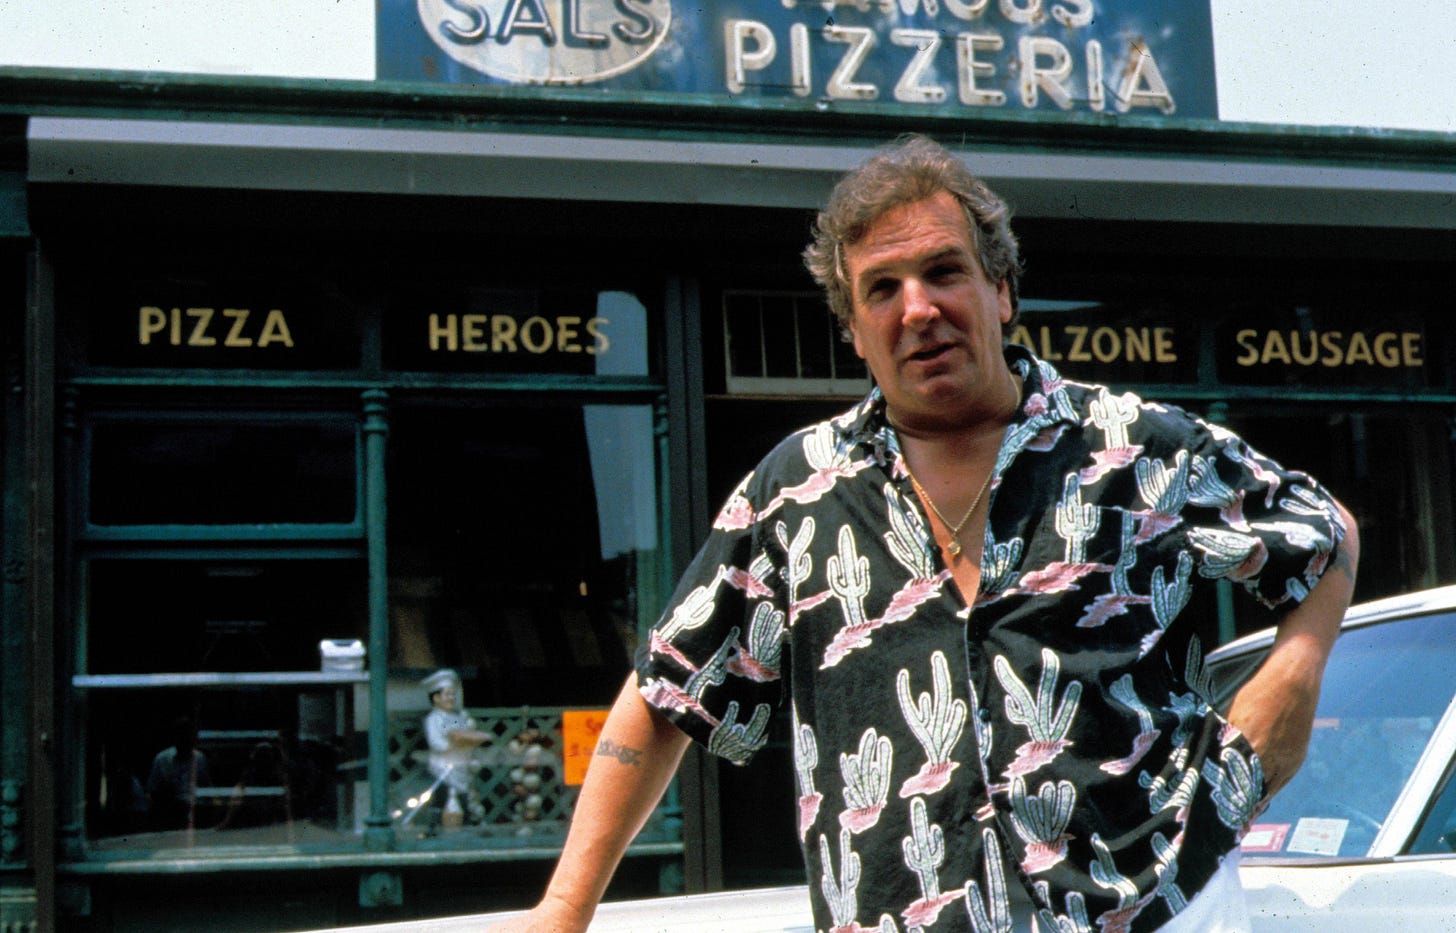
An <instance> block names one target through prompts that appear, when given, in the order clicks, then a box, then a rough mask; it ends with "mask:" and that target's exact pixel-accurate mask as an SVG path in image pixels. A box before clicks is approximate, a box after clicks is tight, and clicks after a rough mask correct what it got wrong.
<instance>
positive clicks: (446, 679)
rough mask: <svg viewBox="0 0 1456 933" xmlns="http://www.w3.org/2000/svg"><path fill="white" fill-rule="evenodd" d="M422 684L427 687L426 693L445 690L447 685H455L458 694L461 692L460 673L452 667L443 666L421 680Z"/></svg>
mask: <svg viewBox="0 0 1456 933" xmlns="http://www.w3.org/2000/svg"><path fill="white" fill-rule="evenodd" d="M420 686H421V687H424V688H425V693H435V692H436V691H439V690H444V689H445V688H446V687H454V688H455V692H456V694H459V693H460V675H459V674H457V673H455V672H454V671H452V670H451V669H450V668H448V667H446V668H442V669H440V670H438V671H435V673H433V674H431V675H430V676H429V677H426V678H425V679H424V680H422V681H420Z"/></svg>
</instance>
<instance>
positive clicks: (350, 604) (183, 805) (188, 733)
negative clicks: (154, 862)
mask: <svg viewBox="0 0 1456 933" xmlns="http://www.w3.org/2000/svg"><path fill="white" fill-rule="evenodd" d="M81 576H82V578H83V586H84V590H85V597H86V604H87V606H88V615H89V618H88V623H89V624H88V626H87V629H86V639H85V642H84V644H83V645H82V646H81V650H82V652H83V656H84V661H85V665H84V667H85V670H86V671H87V673H86V674H84V675H79V676H78V677H77V678H76V686H78V687H79V688H80V689H79V690H78V691H77V702H78V703H79V704H80V706H81V708H82V710H83V716H82V721H83V722H84V723H85V724H86V735H87V742H86V745H85V756H86V761H85V766H84V767H83V769H82V773H83V774H84V775H85V783H86V787H85V789H84V796H85V800H86V804H87V806H86V813H87V829H88V836H89V837H90V840H91V845H92V847H93V850H94V851H96V852H98V853H103V854H104V853H122V854H124V853H126V852H128V851H134V850H137V849H179V848H180V849H209V848H216V847H220V846H237V845H285V844H286V845H297V846H308V845H325V846H329V845H337V844H338V843H339V842H340V841H341V840H343V839H347V838H350V837H352V835H353V833H354V832H355V830H356V824H357V821H358V819H359V818H360V817H359V814H358V811H357V807H356V803H355V800H356V796H358V795H357V794H356V792H355V786H356V784H357V785H359V786H361V787H362V786H363V784H362V781H363V776H364V775H363V769H362V767H359V766H358V764H357V760H356V759H357V755H358V747H359V746H360V745H361V743H362V736H360V735H358V734H357V733H356V730H355V718H354V707H355V691H356V687H357V686H358V685H359V684H362V682H363V680H364V678H365V676H366V675H365V674H363V672H362V671H360V672H357V673H353V674H350V673H341V674H338V675H337V676H331V675H330V674H326V673H325V672H323V671H322V670H321V668H323V667H325V666H326V664H325V662H324V659H323V658H322V657H321V655H322V654H323V652H322V651H321V648H320V643H321V642H323V641H325V640H327V641H328V642H329V644H330V645H331V646H332V645H334V644H343V643H350V644H352V643H354V642H355V640H362V639H363V638H364V636H365V619H366V610H365V605H364V593H365V591H366V588H365V585H364V568H363V564H362V562H361V561H357V560H343V559H339V560H256V561H252V560H197V559H193V560H176V559H155V560H153V559H96V560H91V561H88V562H86V563H85V564H84V565H83V566H82V568H81ZM331 653H332V652H331Z"/></svg>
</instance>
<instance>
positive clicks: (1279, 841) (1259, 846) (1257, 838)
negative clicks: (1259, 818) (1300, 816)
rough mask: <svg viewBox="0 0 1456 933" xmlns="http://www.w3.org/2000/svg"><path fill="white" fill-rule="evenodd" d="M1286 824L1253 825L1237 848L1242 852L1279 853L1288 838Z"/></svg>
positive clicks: (1288, 827)
mask: <svg viewBox="0 0 1456 933" xmlns="http://www.w3.org/2000/svg"><path fill="white" fill-rule="evenodd" d="M1289 829H1290V826H1289V824H1288V823H1255V824H1254V825H1253V826H1250V827H1249V831H1248V832H1247V833H1245V834H1244V841H1243V842H1241V843H1240V844H1239V848H1240V849H1242V850H1243V851H1244V852H1280V851H1283V849H1284V840H1285V839H1287V838H1289Z"/></svg>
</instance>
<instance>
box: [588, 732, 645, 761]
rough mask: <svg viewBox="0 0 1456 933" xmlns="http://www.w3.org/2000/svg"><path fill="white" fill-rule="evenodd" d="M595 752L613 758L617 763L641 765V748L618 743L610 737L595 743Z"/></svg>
mask: <svg viewBox="0 0 1456 933" xmlns="http://www.w3.org/2000/svg"><path fill="white" fill-rule="evenodd" d="M597 754H598V755H600V756H602V757H605V758H615V759H617V763H618V764H624V765H631V766H632V767H634V768H640V767H642V749H640V748H628V747H627V746H625V745H618V744H617V743H616V742H613V741H612V740H611V739H602V740H601V741H600V742H598V743H597Z"/></svg>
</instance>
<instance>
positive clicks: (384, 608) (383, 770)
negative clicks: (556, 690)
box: [363, 389, 394, 852]
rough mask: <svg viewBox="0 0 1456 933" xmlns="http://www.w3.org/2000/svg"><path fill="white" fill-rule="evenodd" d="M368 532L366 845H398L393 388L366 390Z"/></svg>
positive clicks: (375, 848) (377, 849) (385, 847)
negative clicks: (389, 466) (392, 641)
mask: <svg viewBox="0 0 1456 933" xmlns="http://www.w3.org/2000/svg"><path fill="white" fill-rule="evenodd" d="M363 398H364V538H365V541H366V542H367V543H368V547H369V655H368V657H369V769H368V774H369V815H368V817H366V818H365V821H364V825H365V830H364V847H365V848H366V849H368V850H369V851H371V852H384V851H387V850H389V849H391V848H393V847H394V832H393V829H392V828H391V821H390V818H389V709H388V680H387V678H388V674H389V576H388V565H387V563H386V557H387V551H386V550H385V538H384V535H385V489H384V457H385V441H386V439H387V437H388V434H389V420H388V417H387V413H388V409H387V405H388V401H389V393H387V392H385V391H383V390H380V389H371V390H369V391H367V392H365V393H364V395H363Z"/></svg>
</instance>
